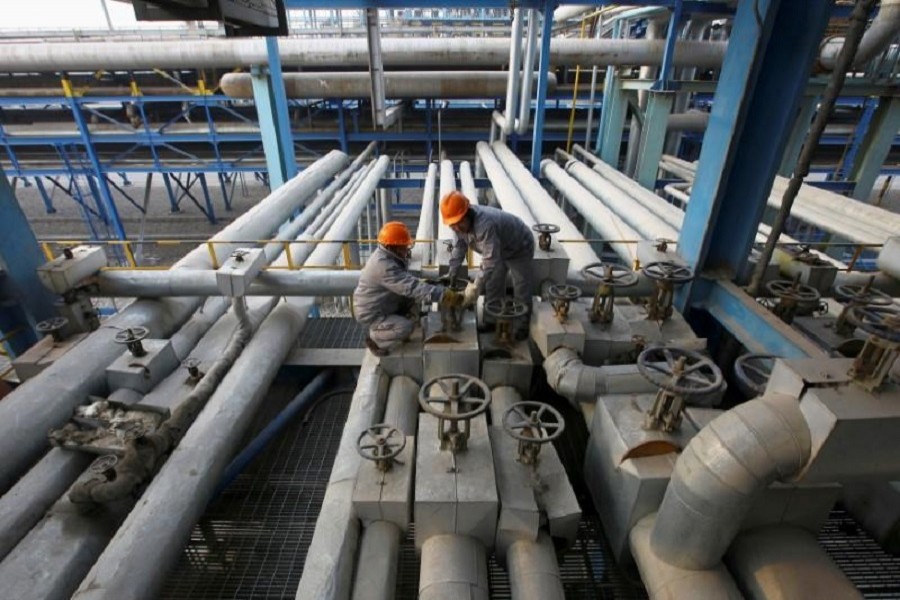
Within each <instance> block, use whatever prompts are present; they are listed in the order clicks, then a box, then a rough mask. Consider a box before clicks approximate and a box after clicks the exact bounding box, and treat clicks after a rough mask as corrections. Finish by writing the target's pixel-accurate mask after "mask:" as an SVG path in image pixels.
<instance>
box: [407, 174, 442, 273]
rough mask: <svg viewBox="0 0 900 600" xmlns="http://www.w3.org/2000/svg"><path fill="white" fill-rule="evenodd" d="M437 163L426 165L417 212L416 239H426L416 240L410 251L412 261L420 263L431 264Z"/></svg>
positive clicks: (434, 223) (435, 224) (435, 222)
mask: <svg viewBox="0 0 900 600" xmlns="http://www.w3.org/2000/svg"><path fill="white" fill-rule="evenodd" d="M437 174H438V167H437V164H435V163H431V164H429V165H428V175H427V176H426V177H425V189H423V190H422V210H421V212H420V213H419V226H418V227H417V228H416V239H417V240H427V241H420V242H418V243H417V244H416V245H415V247H414V248H413V251H412V256H413V261H414V262H418V263H419V264H421V265H430V264H432V259H433V252H432V249H433V248H434V242H433V241H432V240H434V232H435V227H436V226H437V221H436V219H435V215H436V202H435V198H434V191H435V186H436V184H437Z"/></svg>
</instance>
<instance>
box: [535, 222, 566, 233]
mask: <svg viewBox="0 0 900 600" xmlns="http://www.w3.org/2000/svg"><path fill="white" fill-rule="evenodd" d="M531 229H533V230H534V231H536V232H538V233H543V234H552V233H559V225H554V224H553V223H538V224H537V225H532V226H531Z"/></svg>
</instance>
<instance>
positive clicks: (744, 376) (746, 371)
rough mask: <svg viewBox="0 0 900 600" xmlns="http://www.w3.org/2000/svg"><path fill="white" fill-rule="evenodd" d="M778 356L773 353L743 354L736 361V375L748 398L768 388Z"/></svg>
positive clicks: (759, 394)
mask: <svg viewBox="0 0 900 600" xmlns="http://www.w3.org/2000/svg"><path fill="white" fill-rule="evenodd" d="M776 358H778V357H777V356H775V355H773V354H743V355H741V356H740V357H738V359H737V360H736V361H735V362H734V377H735V379H737V383H738V387H739V388H741V391H742V392H743V393H744V394H745V395H746V396H747V397H748V398H756V397H757V396H761V395H762V393H763V392H764V391H765V390H766V385H767V384H768V383H769V377H770V376H771V375H772V367H774V366H775V359H776Z"/></svg>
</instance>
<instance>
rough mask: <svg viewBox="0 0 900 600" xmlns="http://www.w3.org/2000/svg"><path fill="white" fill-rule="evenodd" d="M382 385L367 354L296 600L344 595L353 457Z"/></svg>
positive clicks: (350, 545) (349, 561)
mask: <svg viewBox="0 0 900 600" xmlns="http://www.w3.org/2000/svg"><path fill="white" fill-rule="evenodd" d="M387 385H388V378H387V377H386V376H385V374H384V371H383V370H382V368H381V366H380V364H379V361H378V359H377V358H376V357H375V356H374V355H373V354H372V353H371V352H367V353H366V355H365V358H364V359H363V363H362V366H361V367H360V374H359V378H358V379H357V384H356V391H355V392H354V393H353V400H352V402H351V403H350V410H349V412H348V414H347V422H346V424H345V425H344V432H343V433H342V434H341V443H340V446H339V448H338V452H337V456H335V458H334V467H333V468H332V470H331V477H330V478H329V481H328V488H327V489H326V490H325V498H324V500H323V501H322V508H321V510H320V511H319V518H318V520H317V521H316V530H315V533H313V538H312V541H311V542H310V544H309V548H308V549H307V552H306V562H305V564H304V566H303V575H302V576H301V577H300V585H299V587H298V588H297V595H296V597H297V599H298V600H332V599H339V598H347V597H349V595H350V586H351V578H352V576H353V557H354V554H355V553H356V546H357V540H358V537H359V520H358V519H357V518H356V515H355V513H354V510H353V487H354V485H355V484H356V472H357V470H358V468H359V462H360V460H361V459H360V457H359V454H358V453H357V452H356V440H357V438H358V437H359V434H360V433H361V432H362V431H364V430H365V429H367V428H369V427H371V426H372V425H373V424H375V423H376V422H377V421H378V420H379V419H380V418H381V417H380V416H379V415H381V414H382V407H383V402H384V394H385V391H386V388H387Z"/></svg>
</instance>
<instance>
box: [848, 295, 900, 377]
mask: <svg viewBox="0 0 900 600" xmlns="http://www.w3.org/2000/svg"><path fill="white" fill-rule="evenodd" d="M847 319H848V320H849V321H850V322H851V323H853V324H854V325H856V327H859V328H860V329H862V330H863V331H865V332H866V333H868V334H869V339H867V340H866V343H865V345H864V346H863V347H862V350H860V352H859V355H857V357H856V359H854V361H853V366H852V367H851V368H850V376H851V377H852V378H853V379H854V381H856V382H857V383H858V384H859V385H861V386H862V387H863V388H864V389H866V390H868V391H870V392H872V391H876V390H878V389H880V388H881V386H882V384H884V380H885V379H887V377H888V374H889V373H890V371H891V367H892V366H893V364H894V361H895V360H896V359H897V356H898V354H900V308H897V307H896V306H853V307H851V308H850V310H849V313H848V315H847Z"/></svg>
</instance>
